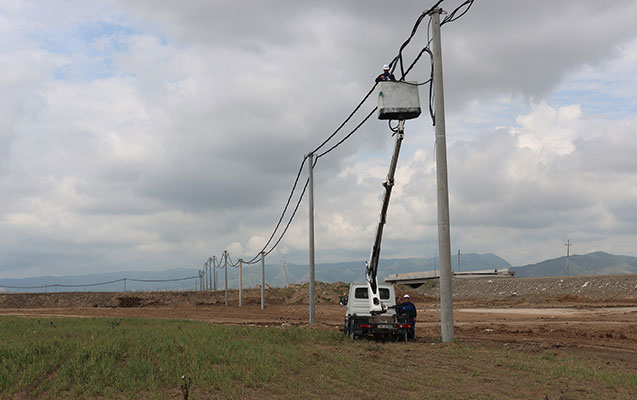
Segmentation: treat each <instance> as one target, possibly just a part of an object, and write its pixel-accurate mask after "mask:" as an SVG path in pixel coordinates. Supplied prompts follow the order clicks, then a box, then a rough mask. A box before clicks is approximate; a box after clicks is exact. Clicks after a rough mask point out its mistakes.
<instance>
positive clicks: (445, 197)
mask: <svg viewBox="0 0 637 400" xmlns="http://www.w3.org/2000/svg"><path fill="white" fill-rule="evenodd" d="M441 13H442V9H440V8H436V9H435V10H434V11H433V13H432V15H431V31H432V36H433V69H434V71H433V75H434V76H433V78H434V82H433V83H434V96H435V121H434V122H435V124H436V178H437V183H438V246H439V252H440V323H441V335H442V341H443V342H453V291H452V287H451V278H452V276H453V273H452V271H451V238H450V232H449V189H448V186H447V141H446V138H445V97H444V91H443V85H442V47H441V41H440V14H441Z"/></svg>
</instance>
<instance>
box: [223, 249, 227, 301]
mask: <svg viewBox="0 0 637 400" xmlns="http://www.w3.org/2000/svg"><path fill="white" fill-rule="evenodd" d="M223 258H224V259H225V260H226V261H225V263H224V265H223V269H224V272H225V274H226V305H228V252H227V251H226V250H224V251H223Z"/></svg>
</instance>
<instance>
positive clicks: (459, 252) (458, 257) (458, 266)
mask: <svg viewBox="0 0 637 400" xmlns="http://www.w3.org/2000/svg"><path fill="white" fill-rule="evenodd" d="M458 271H460V249H458Z"/></svg>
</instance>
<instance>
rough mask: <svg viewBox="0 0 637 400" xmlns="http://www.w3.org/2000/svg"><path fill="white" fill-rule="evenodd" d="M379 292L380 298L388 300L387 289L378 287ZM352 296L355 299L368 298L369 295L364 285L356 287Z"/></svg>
mask: <svg viewBox="0 0 637 400" xmlns="http://www.w3.org/2000/svg"><path fill="white" fill-rule="evenodd" d="M379 292H380V299H381V300H389V289H387V288H379ZM354 297H355V298H357V299H368V298H369V295H368V293H367V288H366V287H359V288H356V291H355V292H354Z"/></svg>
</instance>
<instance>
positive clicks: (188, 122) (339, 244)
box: [0, 0, 637, 277]
mask: <svg viewBox="0 0 637 400" xmlns="http://www.w3.org/2000/svg"><path fill="white" fill-rule="evenodd" d="M460 3H461V0H446V1H445V2H444V3H443V8H444V9H445V10H448V11H451V10H453V9H454V8H456V7H457V6H458V5H459V4H460ZM432 4H433V1H430V2H426V1H425V2H423V1H411V0H406V1H401V2H387V1H375V0H374V1H342V0H338V1H336V0H325V1H321V2H303V1H292V0H279V1H268V2H255V1H244V0H232V1H230V0H227V1H226V0H223V1H222V0H212V1H209V0H192V1H181V2H176V1H171V0H163V1H160V0H137V1H134V2H131V1H124V0H121V1H120V0H111V1H107V0H103V1H102V0H88V1H87V0H81V1H80V0H47V1H31V0H0V71H1V73H0V196H1V201H0V277H27V276H37V275H43V274H50V275H65V274H83V273H90V272H106V271H109V272H110V271H120V270H131V269H133V270H163V269H168V268H173V267H195V268H199V267H201V266H202V265H203V263H204V262H205V260H206V258H207V257H209V256H212V255H217V256H218V255H220V254H221V253H222V252H223V250H224V249H227V250H228V251H229V252H230V253H231V255H232V257H233V259H235V260H236V259H238V258H240V257H243V258H252V257H253V256H255V255H256V253H257V252H258V251H260V250H261V248H262V247H263V245H264V244H265V242H266V241H267V239H268V237H269V236H270V234H271V232H272V230H273V228H274V226H275V224H276V222H277V220H278V217H279V216H280V214H281V212H282V209H283V206H284V204H285V201H286V199H287V197H288V195H289V192H290V189H291V187H292V184H293V182H294V178H295V176H296V173H297V171H298V170H299V166H300V164H301V161H302V160H303V156H304V154H306V153H308V152H309V151H310V150H312V149H313V148H315V147H316V146H317V145H318V144H320V143H321V142H322V141H323V140H324V139H325V138H326V137H327V136H328V135H329V134H330V133H332V132H333V131H334V130H335V129H336V127H338V125H339V124H340V123H341V122H342V121H343V120H344V119H345V117H347V115H348V114H349V113H350V111H351V110H352V109H353V108H354V107H355V106H356V104H357V103H358V102H359V101H360V100H361V99H362V98H363V96H364V95H365V94H366V93H367V92H368V90H369V89H370V88H371V87H372V85H373V80H374V78H375V76H376V75H377V74H378V73H380V72H381V71H380V69H381V66H382V65H383V64H384V63H387V62H389V61H390V60H391V59H392V58H393V57H394V56H395V55H396V53H397V51H398V48H399V46H400V45H401V44H402V42H403V41H404V40H405V39H406V38H407V37H408V35H409V33H410V31H411V29H412V27H413V24H414V22H415V21H416V19H417V18H418V16H419V15H420V13H421V12H422V11H423V10H425V9H427V8H429V7H430V6H431V5H432ZM636 20H637V2H635V1H634V0H616V1H613V2H610V3H609V2H599V1H596V0H562V1H559V2H556V1H548V0H537V1H533V2H528V1H527V2H523V1H508V0H476V1H475V4H474V5H473V7H472V8H471V10H470V11H469V12H468V13H467V14H466V15H465V16H464V17H462V18H461V19H459V20H458V21H456V22H453V23H450V24H446V25H445V26H443V30H442V37H443V63H444V84H445V100H446V111H447V112H446V120H447V145H448V149H447V151H448V163H449V185H450V188H449V191H450V214H451V239H452V252H453V253H454V254H455V252H457V250H458V249H460V250H461V251H462V252H464V253H470V252H476V253H495V254H497V255H499V256H501V257H503V258H505V259H506V260H508V261H509V262H511V263H512V264H514V265H522V264H527V263H533V262H539V261H542V260H544V259H547V258H553V257H559V256H562V255H564V254H565V252H566V247H565V246H564V243H566V241H567V240H568V239H570V240H571V242H572V243H573V244H574V245H573V247H572V249H571V251H572V252H574V253H578V254H584V253H588V252H592V251H596V250H603V251H607V252H610V253H615V254H626V255H633V256H637V248H636V246H635V243H637V207H635V204H637V174H636V172H637V157H636V152H637V128H636V123H637V112H636V111H637V95H636V93H637V74H636V72H637V24H635V21H636ZM426 22H427V21H426V20H425V23H423V24H422V25H421V27H420V30H419V31H418V32H417V34H416V36H415V37H414V39H413V40H412V44H411V45H410V47H409V48H408V49H407V51H406V53H405V60H406V62H411V60H412V59H413V57H414V55H415V54H416V53H417V52H418V51H419V50H420V49H421V48H422V47H423V46H424V45H425V44H426V42H427V36H428V35H427V23H426ZM429 73H430V71H429V61H428V60H427V59H426V58H423V59H422V61H421V62H420V63H419V64H418V65H417V66H416V68H415V69H414V70H413V71H412V72H411V73H410V75H409V76H408V79H410V80H417V81H421V82H422V81H424V80H426V79H427V78H428V76H429ZM426 96H427V89H426V88H425V87H423V88H422V89H421V98H426ZM374 106H375V99H374V98H372V99H371V100H370V101H369V102H367V103H366V104H365V105H364V106H363V107H362V109H361V113H360V114H357V115H356V116H355V118H354V119H353V120H352V123H351V124H349V125H347V126H346V128H345V130H344V131H343V133H341V134H339V135H338V136H337V137H336V138H335V140H339V139H341V138H342V137H343V135H344V134H345V133H347V132H349V130H351V129H352V128H353V127H354V126H355V125H356V124H357V123H358V122H360V120H361V119H362V118H363V117H364V115H366V114H367V113H368V112H369V111H370V110H371V109H372V108H373V107H374ZM433 139H434V131H433V127H432V125H431V120H430V119H429V118H428V116H427V115H426V114H423V116H422V117H421V118H420V119H418V120H414V121H408V122H407V124H406V133H405V142H404V145H403V152H402V153H401V158H400V163H399V169H398V171H397V176H396V185H397V186H396V187H395V190H394V197H393V198H392V203H391V207H390V211H389V215H388V223H387V227H386V231H385V232H386V235H385V238H386V240H385V241H384V242H383V248H382V256H383V257H386V258H388V257H432V256H433V255H434V254H435V253H436V243H437V222H436V221H437V217H436V207H437V206H436V181H435V165H434V164H435V158H434V157H435V155H434V151H433V150H434V141H433ZM392 145H393V142H392V139H391V132H390V131H389V129H388V127H387V124H386V122H383V121H379V120H377V119H376V118H372V119H370V120H369V121H368V122H367V123H366V124H365V125H363V127H362V128H361V129H360V130H359V131H358V132H357V133H356V134H355V135H354V136H353V137H352V138H351V139H350V140H348V141H347V142H345V144H344V145H342V146H340V147H338V148H337V149H336V150H334V151H333V152H331V153H329V154H328V155H326V156H325V157H323V158H321V159H320V161H319V163H318V164H317V166H316V170H315V185H316V186H315V214H316V249H317V262H337V261H349V260H357V259H364V258H366V257H367V256H368V254H369V248H370V246H371V243H372V239H373V234H374V229H375V225H376V221H377V218H378V213H379V210H380V201H381V195H382V191H383V188H382V186H381V182H382V180H383V179H384V177H385V175H386V173H387V168H388V165H389V161H390V157H391V151H392ZM305 177H306V170H304V171H303V175H302V180H304V179H305ZM307 226H308V223H307V202H306V200H304V201H303V202H302V203H301V207H300V209H299V212H298V215H297V218H296V219H295V220H294V222H293V223H292V225H291V226H290V229H289V231H288V234H287V235H286V237H285V238H284V239H283V240H282V241H281V243H280V245H279V246H278V247H277V248H276V250H275V251H273V252H272V254H271V255H270V256H269V260H268V262H270V263H277V262H279V261H280V259H281V257H282V256H283V255H284V254H285V255H286V257H287V259H288V261H290V262H295V263H307V259H308V256H307V248H308V234H307V232H308V229H307Z"/></svg>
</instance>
